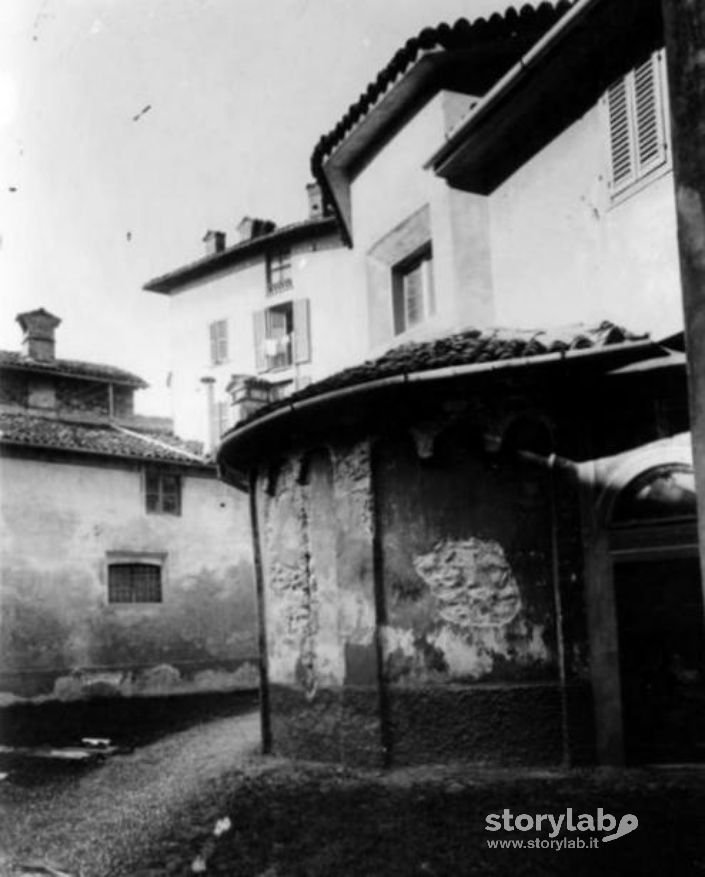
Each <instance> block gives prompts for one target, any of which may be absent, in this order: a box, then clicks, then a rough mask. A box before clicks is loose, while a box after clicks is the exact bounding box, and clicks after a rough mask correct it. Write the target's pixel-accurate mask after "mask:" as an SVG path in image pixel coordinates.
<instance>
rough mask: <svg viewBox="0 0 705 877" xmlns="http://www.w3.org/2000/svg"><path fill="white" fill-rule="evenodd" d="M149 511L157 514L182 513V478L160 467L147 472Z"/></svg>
mask: <svg viewBox="0 0 705 877" xmlns="http://www.w3.org/2000/svg"><path fill="white" fill-rule="evenodd" d="M145 488H146V502H147V511H148V512H151V513H155V514H164V515H180V514H181V478H180V477H179V476H178V475H174V474H172V473H168V472H160V471H159V470H158V469H147V471H146V473H145Z"/></svg>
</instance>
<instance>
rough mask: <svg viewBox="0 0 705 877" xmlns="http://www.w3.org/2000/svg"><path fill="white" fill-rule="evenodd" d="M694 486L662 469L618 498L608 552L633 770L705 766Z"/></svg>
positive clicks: (673, 466) (703, 644)
mask: <svg viewBox="0 0 705 877" xmlns="http://www.w3.org/2000/svg"><path fill="white" fill-rule="evenodd" d="M695 514H696V508H695V485H694V479H693V472H692V467H690V466H689V465H687V464H684V463H668V464H662V465H658V466H653V467H652V468H649V469H647V470H646V471H644V472H642V473H641V474H639V475H637V476H636V477H634V478H632V479H631V480H630V481H629V483H628V484H627V485H626V486H625V487H624V488H623V489H622V490H621V491H620V493H619V494H618V495H617V497H616V500H615V502H614V505H613V507H612V514H611V522H610V529H609V552H610V557H611V561H612V571H613V575H612V580H613V587H614V607H615V614H616V633H617V646H618V656H619V686H620V691H621V717H622V739H623V746H624V754H625V760H626V761H627V762H628V763H648V762H651V763H659V762H660V763H664V762H674V761H701V760H705V636H704V632H703V621H704V616H703V597H702V588H701V579H700V563H699V557H698V550H697V525H696V517H695Z"/></svg>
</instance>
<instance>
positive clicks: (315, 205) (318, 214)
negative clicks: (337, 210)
mask: <svg viewBox="0 0 705 877" xmlns="http://www.w3.org/2000/svg"><path fill="white" fill-rule="evenodd" d="M306 194H307V195H308V218H309V219H321V218H323V217H324V216H328V214H329V213H330V211H329V210H328V205H327V204H326V203H325V202H324V200H323V192H322V191H321V187H320V186H319V184H318V183H309V184H308V185H307V186H306Z"/></svg>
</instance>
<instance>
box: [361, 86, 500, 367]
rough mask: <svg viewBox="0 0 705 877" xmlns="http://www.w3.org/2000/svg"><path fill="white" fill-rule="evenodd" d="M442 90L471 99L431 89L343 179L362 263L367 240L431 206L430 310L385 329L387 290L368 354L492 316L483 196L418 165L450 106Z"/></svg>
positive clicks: (487, 320) (374, 239)
mask: <svg viewBox="0 0 705 877" xmlns="http://www.w3.org/2000/svg"><path fill="white" fill-rule="evenodd" d="M450 98H457V99H458V100H460V101H461V102H462V103H463V104H464V105H466V106H467V105H469V103H470V101H471V98H469V97H467V96H465V95H455V94H454V93H451V92H439V93H438V94H437V95H435V96H434V97H433V98H432V99H431V100H430V101H429V102H428V103H427V104H425V106H423V107H422V108H421V109H420V110H419V111H418V112H417V113H416V114H415V116H414V117H413V118H412V119H411V120H410V121H409V122H408V123H407V124H406V125H405V126H404V127H403V128H402V129H401V130H400V131H399V132H398V133H397V134H396V135H395V136H394V137H393V138H392V140H391V141H390V142H389V143H388V144H386V145H385V147H384V148H383V149H382V150H381V151H380V152H379V153H378V154H377V155H376V156H375V157H374V158H373V159H372V160H371V161H370V162H369V163H368V164H367V165H366V166H365V167H364V169H363V170H362V171H361V172H360V173H359V174H358V176H357V177H356V178H355V179H354V180H353V182H352V185H351V202H352V224H353V241H354V251H355V254H356V258H357V260H358V263H359V265H361V266H363V267H364V264H365V260H366V258H367V254H368V252H369V250H370V249H371V247H373V246H374V244H376V243H377V242H378V241H379V240H380V239H381V238H383V237H384V236H385V235H387V234H389V232H391V231H392V230H393V229H394V228H396V227H397V226H399V225H400V224H401V223H402V222H404V221H405V220H406V219H408V218H409V217H410V216H411V215H412V214H413V213H415V212H416V211H418V210H419V209H420V208H422V207H423V206H424V205H426V204H428V205H429V208H430V214H431V239H432V243H433V274H434V291H435V299H436V313H435V316H433V317H432V318H430V319H429V320H427V321H426V322H424V323H423V324H422V325H419V326H417V327H415V328H414V329H413V330H411V331H409V332H406V333H404V334H403V335H400V336H396V337H395V336H393V334H392V328H391V327H392V324H393V321H392V300H391V293H390V295H389V303H388V313H387V314H384V315H382V317H381V318H383V319H384V320H385V322H386V323H387V324H388V327H389V328H388V331H387V332H386V333H380V332H377V333H374V334H376V335H380V334H385V335H386V339H385V340H384V341H383V342H382V343H381V344H376V345H375V346H373V347H371V348H370V350H369V353H370V354H372V355H375V354H377V353H380V352H382V351H383V350H384V349H386V348H388V347H390V346H393V345H394V344H397V343H402V342H404V341H407V340H410V339H423V338H426V337H432V336H434V335H438V334H444V333H446V332H450V331H453V330H455V329H459V328H461V327H463V326H465V325H467V324H468V323H469V322H472V324H473V325H486V324H488V323H490V322H491V319H492V310H491V309H492V301H491V289H490V277H491V264H490V261H489V250H488V244H489V237H488V235H489V220H488V213H487V210H488V208H487V204H486V199H484V198H482V197H480V196H477V195H473V194H468V193H465V192H459V191H457V190H453V189H451V188H449V187H448V186H447V184H446V183H445V181H443V180H441V179H439V178H438V177H436V176H434V175H433V173H431V172H430V171H427V170H424V168H423V165H424V163H425V162H426V161H427V160H428V158H429V157H430V155H431V154H432V152H433V151H434V149H436V148H437V146H438V143H439V141H440V140H441V138H442V137H443V135H444V131H445V129H446V122H447V113H448V111H449V107H450V110H451V111H453V101H452V100H450ZM363 282H365V281H364V280H363ZM372 307H376V306H375V305H372ZM370 334H372V333H370Z"/></svg>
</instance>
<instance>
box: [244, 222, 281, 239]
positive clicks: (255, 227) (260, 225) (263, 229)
mask: <svg viewBox="0 0 705 877" xmlns="http://www.w3.org/2000/svg"><path fill="white" fill-rule="evenodd" d="M276 227H277V224H276V222H272V221H271V220H269V219H255V218H254V217H252V216H243V218H242V219H241V220H240V224H239V225H238V227H237V231H238V234H239V235H240V241H241V242H243V241H250V240H252V239H253V238H258V237H260V236H261V235H264V234H270V233H271V232H273V231H274V229H275V228H276Z"/></svg>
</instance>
